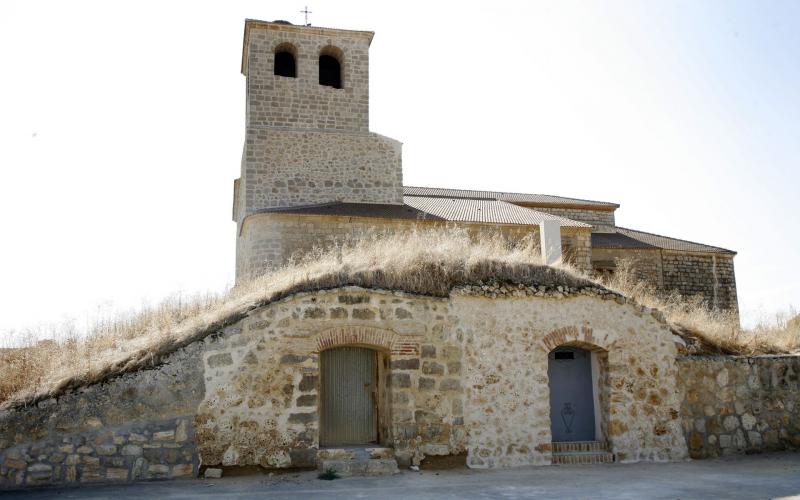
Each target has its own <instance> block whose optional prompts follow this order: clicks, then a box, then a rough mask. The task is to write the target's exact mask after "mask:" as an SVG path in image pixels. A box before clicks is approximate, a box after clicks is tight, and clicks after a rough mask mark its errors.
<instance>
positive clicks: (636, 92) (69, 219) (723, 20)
mask: <svg viewBox="0 0 800 500" xmlns="http://www.w3.org/2000/svg"><path fill="white" fill-rule="evenodd" d="M305 5H306V4H305V3H300V2H292V1H280V2H279V1H271V2H264V1H260V2H251V1H226V2H207V3H206V2H197V1H192V2H177V1H175V2H165V1H147V0H139V1H136V2H107V1H95V2H91V1H73V2H63V1H36V0H27V1H15V0H11V1H8V0H4V1H3V2H2V3H0V343H3V342H5V343H7V344H8V343H9V342H13V340H11V339H14V338H18V337H19V336H20V335H22V334H24V333H25V332H31V331H32V332H34V334H36V335H40V336H47V335H48V332H53V331H55V330H54V329H58V328H63V327H64V325H77V326H78V327H80V326H81V325H85V324H88V323H91V322H92V321H94V320H95V319H96V318H98V317H108V316H113V315H114V314H117V313H118V312H120V311H128V310H131V309H135V308H137V307H140V306H142V305H144V304H154V303H157V302H158V301H160V300H162V299H163V298H165V297H170V296H173V297H174V296H176V295H181V296H189V295H192V294H195V293H206V292H209V291H210V292H218V291H222V290H224V289H225V288H226V287H228V286H230V285H231V284H232V282H233V277H234V248H235V224H234V222H232V220H231V206H232V191H233V180H234V179H235V178H236V177H238V176H239V168H240V160H241V152H242V142H243V137H244V111H245V109H244V98H245V95H244V91H245V79H244V76H242V75H241V74H240V72H239V69H240V62H241V45H242V34H243V28H244V20H245V19H246V18H254V19H262V20H275V19H284V20H288V21H290V22H293V23H295V24H300V23H302V22H303V15H302V14H301V13H300V11H301V10H302V9H303V8H304V6H305ZM308 7H309V10H311V11H312V13H311V15H310V22H311V23H312V24H313V25H315V26H325V27H337V28H346V29H359V30H371V31H375V33H376V34H375V38H374V40H373V42H372V47H371V51H370V128H371V129H372V130H373V131H375V132H378V133H380V134H383V135H387V136H389V137H393V138H395V139H398V140H400V141H401V142H403V144H404V145H403V175H404V184H405V185H417V186H431V187H451V188H465V189H485V190H497V191H515V192H530V193H545V194H555V195H562V196H568V197H577V198H586V199H592V200H603V201H613V202H616V203H619V204H620V205H621V207H620V209H618V210H617V213H616V216H617V223H618V224H619V225H620V226H624V227H630V228H635V229H642V230H646V231H650V232H655V233H659V234H666V235H669V236H674V237H678V238H683V239H688V240H693V241H699V242H702V243H707V244H711V245H717V246H721V247H725V248H730V249H733V250H736V251H737V252H738V256H737V257H736V260H735V265H736V278H737V285H738V292H739V305H740V308H741V310H742V319H743V322H744V324H745V325H746V326H751V325H753V324H754V323H756V322H757V321H759V320H762V319H765V318H767V319H768V318H770V317H771V316H772V315H774V314H775V313H776V312H778V311H785V310H788V309H789V308H792V307H800V265H798V262H797V261H796V258H797V256H798V252H797V250H796V249H797V248H800V231H798V229H799V228H798V221H799V220H800V215H798V214H800V196H799V195H798V186H800V168H798V167H800V165H798V158H800V91H798V89H800V2H795V1H785V2H781V1H770V0H767V1H750V2H744V1H736V0H724V1H723V0H720V1H714V0H702V1H700V0H691V1H677V0H672V1H656V0H653V1H644V0H642V1H604V2H599V1H591V2H589V1H587V2H574V1H558V2H554V1H524V2H523V1H520V2H512V1H504V0H493V1H490V2H479V1H457V2H456V1H454V2H424V3H423V2H415V1H405V2H395V3H389V2H381V3H377V2H369V1H330V0H326V1H323V2H318V3H316V4H313V3H312V4H309V5H308Z"/></svg>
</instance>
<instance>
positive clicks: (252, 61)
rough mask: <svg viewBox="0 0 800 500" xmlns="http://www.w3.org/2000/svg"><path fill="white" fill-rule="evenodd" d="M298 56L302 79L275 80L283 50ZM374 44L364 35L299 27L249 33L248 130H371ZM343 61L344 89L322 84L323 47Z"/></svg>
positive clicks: (297, 63) (258, 29) (281, 77)
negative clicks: (277, 55) (276, 64)
mask: <svg viewBox="0 0 800 500" xmlns="http://www.w3.org/2000/svg"><path fill="white" fill-rule="evenodd" d="M286 44H288V47H289V50H290V51H291V52H294V55H295V61H296V68H297V77H296V78H291V77H283V76H275V75H274V54H275V49H276V48H278V47H279V46H281V45H283V46H287V45H286ZM369 44H370V40H369V38H368V37H366V36H364V35H363V34H358V33H347V32H344V31H341V30H336V32H335V33H333V34H332V32H329V33H319V32H318V31H317V30H315V29H309V30H304V29H302V28H300V29H299V30H298V28H297V27H294V28H288V29H282V28H281V27H280V26H272V27H270V28H268V27H266V26H264V27H256V28H251V29H250V35H249V44H248V47H247V48H248V51H247V54H246V57H247V61H248V64H247V66H248V67H247V75H246V76H247V126H248V128H263V127H283V128H294V129H325V130H338V131H349V132H362V133H366V132H368V131H369ZM331 47H332V48H333V50H332V52H331V53H330V54H329V55H334V56H335V57H337V59H339V62H340V64H341V67H342V88H341V89H335V88H333V87H328V86H324V85H320V84H319V56H320V53H321V52H322V50H323V49H324V48H331Z"/></svg>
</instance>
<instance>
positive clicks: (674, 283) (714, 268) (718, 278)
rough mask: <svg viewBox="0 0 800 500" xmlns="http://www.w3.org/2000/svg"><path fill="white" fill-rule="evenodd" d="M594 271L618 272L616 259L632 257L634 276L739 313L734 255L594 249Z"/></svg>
mask: <svg viewBox="0 0 800 500" xmlns="http://www.w3.org/2000/svg"><path fill="white" fill-rule="evenodd" d="M591 259H592V270H593V271H594V272H595V273H596V274H598V275H603V274H604V273H607V272H614V270H615V269H616V261H618V260H620V259H626V260H629V261H630V262H631V264H632V271H633V274H634V276H635V277H636V278H637V279H639V280H641V281H644V282H646V283H649V284H650V285H652V286H653V287H654V288H655V289H657V290H660V291H662V292H665V293H671V292H673V291H674V292H677V293H679V294H680V295H682V296H684V297H687V298H692V297H695V296H699V297H700V298H701V299H702V300H703V302H704V303H705V304H706V306H708V307H711V308H715V309H720V310H725V311H733V312H737V311H738V310H739V303H738V299H737V296H736V276H735V274H734V269H733V256H732V255H726V254H710V253H703V254H701V253H693V252H679V251H675V250H661V249H659V248H655V249H629V248H614V249H610V248H593V249H592V254H591Z"/></svg>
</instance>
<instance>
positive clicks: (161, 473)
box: [147, 464, 169, 479]
mask: <svg viewBox="0 0 800 500" xmlns="http://www.w3.org/2000/svg"><path fill="white" fill-rule="evenodd" d="M167 476H169V465H164V464H150V465H148V466H147V477H148V478H154V479H155V478H163V477H167Z"/></svg>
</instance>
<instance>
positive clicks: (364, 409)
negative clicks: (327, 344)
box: [319, 347, 378, 446]
mask: <svg viewBox="0 0 800 500" xmlns="http://www.w3.org/2000/svg"><path fill="white" fill-rule="evenodd" d="M375 354H376V353H375V351H373V350H372V349H365V348H363V347H338V348H335V349H329V350H327V351H322V355H321V356H320V358H321V359H320V363H321V366H320V376H321V378H320V389H321V391H320V435H319V444H320V445H322V446H341V445H357V444H368V443H375V442H377V440H378V433H377V425H376V424H377V418H376V417H377V412H376V411H375V406H376V405H375V398H376V384H375V380H376V364H375Z"/></svg>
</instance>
